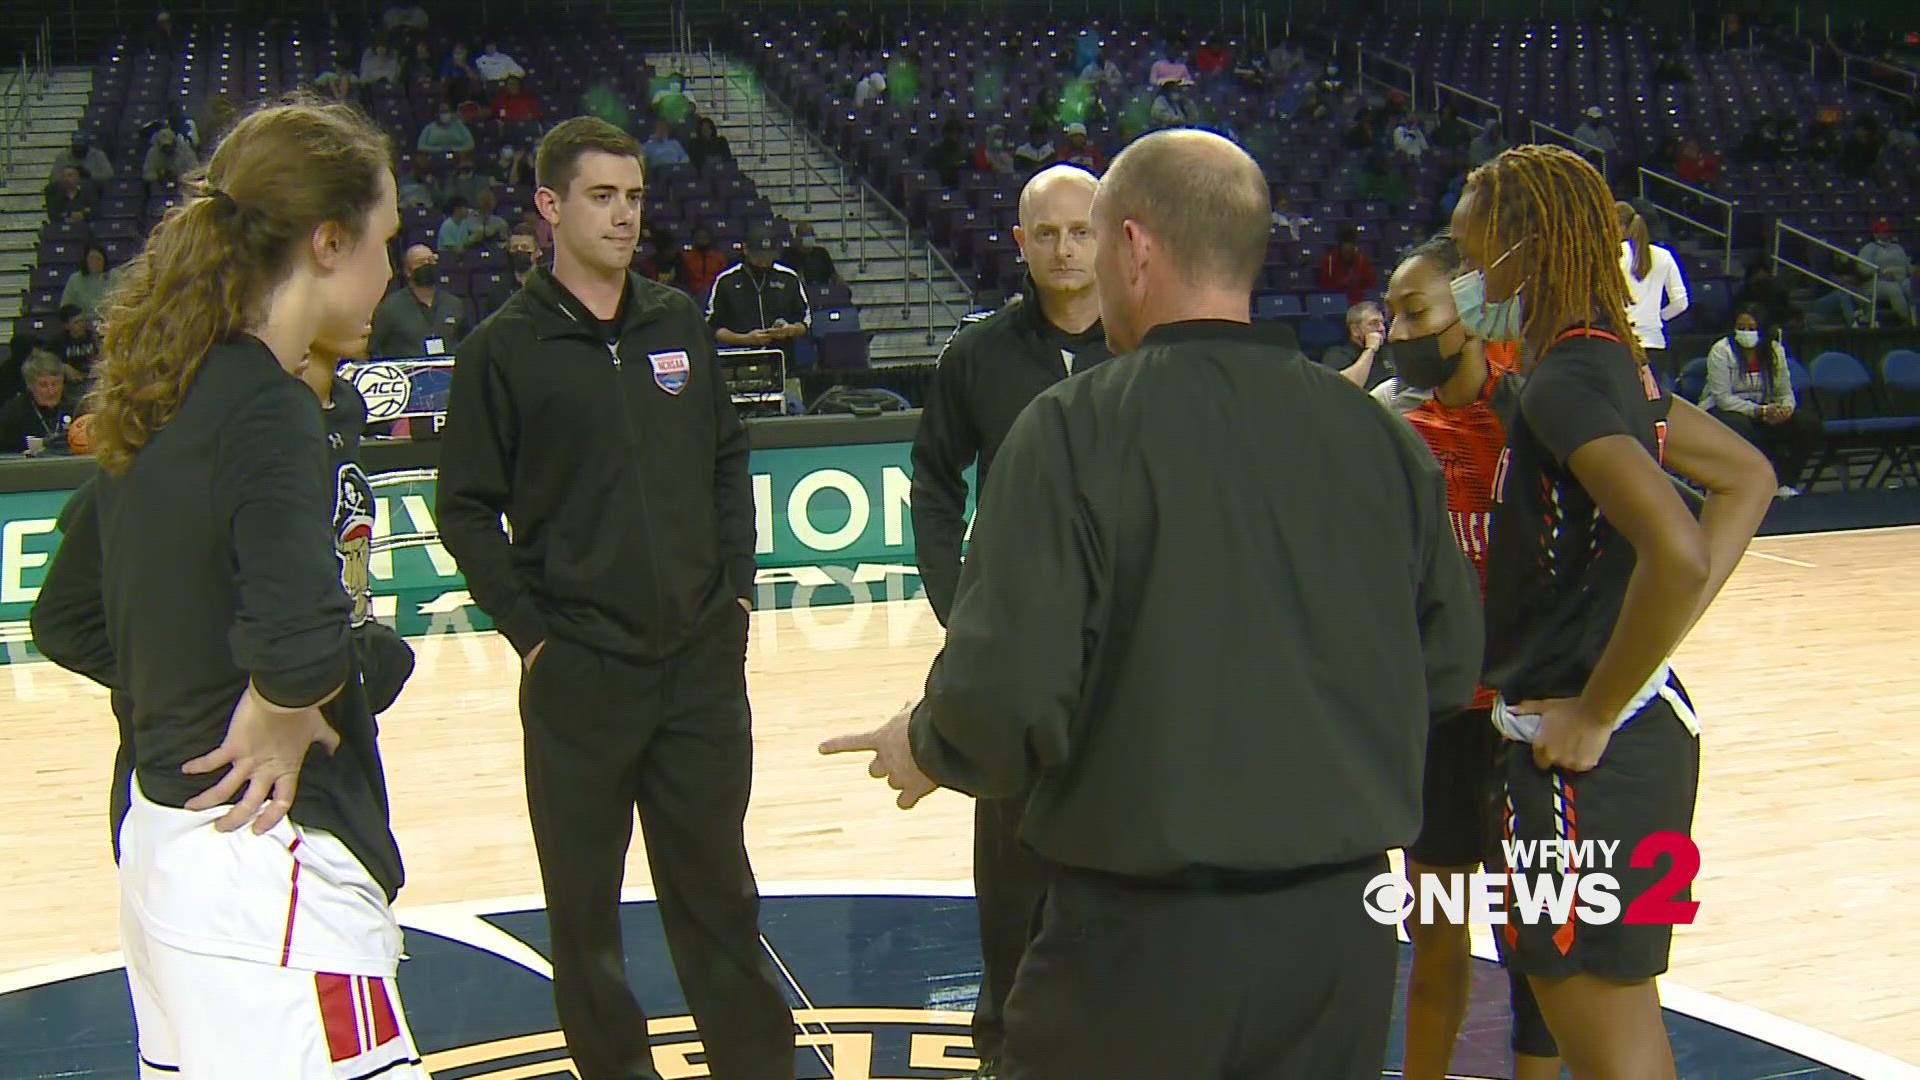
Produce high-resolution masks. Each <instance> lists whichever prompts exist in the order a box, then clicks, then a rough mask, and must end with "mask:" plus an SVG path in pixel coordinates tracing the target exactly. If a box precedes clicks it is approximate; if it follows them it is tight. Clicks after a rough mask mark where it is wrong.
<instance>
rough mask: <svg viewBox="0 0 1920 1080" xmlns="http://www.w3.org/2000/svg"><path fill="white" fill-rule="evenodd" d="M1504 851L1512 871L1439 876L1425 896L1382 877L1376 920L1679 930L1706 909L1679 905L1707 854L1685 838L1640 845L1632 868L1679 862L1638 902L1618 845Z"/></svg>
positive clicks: (1506, 843)
mask: <svg viewBox="0 0 1920 1080" xmlns="http://www.w3.org/2000/svg"><path fill="white" fill-rule="evenodd" d="M1500 847H1501V850H1502V852H1503V853H1504V854H1505V856H1506V865H1507V867H1509V870H1508V871H1506V872H1499V871H1476V872H1474V873H1471V874H1439V875H1433V876H1430V877H1427V878H1426V879H1425V882H1426V887H1425V888H1423V889H1420V890H1418V891H1417V892H1416V890H1415V889H1414V887H1413V885H1412V884H1411V883H1410V882H1408V880H1407V879H1406V877H1405V875H1402V874H1396V873H1393V872H1392V871H1388V872H1387V873H1384V874H1378V875H1375V876H1374V877H1373V878H1372V879H1371V880H1370V881H1368V882H1367V886H1366V891H1365V892H1364V893H1363V894H1362V896H1361V900H1362V902H1363V904H1364V905H1365V907H1366V911H1367V915H1368V917H1369V918H1371V919H1373V921H1375V922H1377V923H1382V924H1385V925H1388V926H1393V925H1398V924H1400V923H1403V922H1406V921H1407V920H1408V919H1416V920H1417V921H1418V922H1419V923H1421V924H1424V925H1431V924H1434V923H1439V922H1447V923H1452V924H1456V925H1458V924H1461V923H1465V924H1468V925H1472V924H1475V923H1478V924H1481V925H1488V926H1505V925H1507V924H1508V922H1509V920H1510V919H1511V920H1513V921H1515V922H1519V923H1524V924H1527V925H1546V926H1566V925H1568V924H1569V923H1571V922H1574V921H1578V922H1582V923H1586V924H1588V925H1593V926H1600V925H1605V924H1608V923H1615V922H1625V923H1628V924H1643V925H1667V926H1672V925H1685V924H1690V923H1692V922H1693V917H1694V915H1695V914H1696V913H1698V912H1699V910H1700V904H1699V901H1696V900H1679V899H1675V898H1676V897H1678V896H1680V895H1681V894H1682V893H1684V892H1685V891H1686V888H1687V886H1689V885H1691V884H1692V883H1693V879H1694V876H1695V875H1696V874H1698V873H1699V872H1700V848H1699V847H1698V846H1696V845H1695V844H1694V842H1693V838H1692V837H1690V836H1688V835H1687V834H1685V833H1679V832H1658V833H1651V834H1649V835H1648V836H1647V837H1646V838H1644V839H1642V840H1641V841H1640V842H1639V843H1638V844H1636V845H1634V848H1633V851H1632V852H1631V853H1630V855H1629V856H1628V862H1627V865H1628V866H1629V867H1632V868H1633V869H1636V870H1651V869H1653V868H1655V867H1657V866H1659V864H1660V862H1661V861H1662V860H1663V859H1667V860H1671V861H1670V864H1669V865H1668V867H1667V871H1666V873H1665V874H1664V875H1662V876H1661V877H1660V879H1659V880H1657V881H1654V882H1653V883H1651V884H1650V885H1648V886H1646V887H1645V888H1644V889H1642V890H1641V891H1640V893H1639V895H1637V896H1631V897H1622V896H1621V887H1620V878H1619V877H1618V876H1617V875H1616V874H1615V873H1614V872H1613V871H1614V869H1615V865H1616V864H1615V862H1614V860H1615V858H1616V857H1617V856H1618V855H1619V854H1620V841H1618V840H1511V839H1509V840H1502V841H1501V842H1500ZM1644 876H1645V875H1635V878H1636V879H1640V878H1644ZM1510 913H1512V914H1510Z"/></svg>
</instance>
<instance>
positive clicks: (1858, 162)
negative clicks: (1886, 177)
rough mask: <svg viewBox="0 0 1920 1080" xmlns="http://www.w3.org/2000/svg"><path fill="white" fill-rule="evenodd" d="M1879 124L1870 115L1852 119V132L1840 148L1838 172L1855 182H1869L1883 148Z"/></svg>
mask: <svg viewBox="0 0 1920 1080" xmlns="http://www.w3.org/2000/svg"><path fill="white" fill-rule="evenodd" d="M1885 145H1886V143H1885V140H1884V139H1883V138H1882V137H1881V135H1880V123H1879V121H1878V120H1876V119H1874V115H1873V114H1872V113H1868V112H1863V113H1861V114H1860V115H1859V116H1856V117H1854V119H1853V130H1852V131H1850V132H1848V133H1847V141H1846V142H1845V143H1844V144H1843V145H1842V146H1841V147H1840V171H1841V172H1842V173H1844V174H1845V175H1847V176H1849V177H1851V178H1853V179H1855V180H1870V179H1872V178H1873V174H1874V170H1876V169H1878V168H1879V167H1880V150H1881V148H1882V147H1883V146H1885Z"/></svg>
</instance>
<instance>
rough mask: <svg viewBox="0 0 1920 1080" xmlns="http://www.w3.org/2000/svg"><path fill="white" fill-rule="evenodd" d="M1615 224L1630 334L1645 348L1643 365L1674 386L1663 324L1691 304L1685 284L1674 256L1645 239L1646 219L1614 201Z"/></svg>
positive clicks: (1673, 368) (1673, 366) (1674, 369)
mask: <svg viewBox="0 0 1920 1080" xmlns="http://www.w3.org/2000/svg"><path fill="white" fill-rule="evenodd" d="M1613 210H1614V214H1615V215H1616V216H1617V217H1618V218H1619V221H1620V233H1621V235H1622V236H1624V237H1625V239H1624V240H1621V241H1620V271H1621V273H1624V274H1625V275H1627V314H1628V315H1629V316H1631V317H1632V318H1633V333H1634V336H1635V337H1637V338H1639V339H1640V347H1641V348H1642V349H1645V350H1646V353H1647V364H1648V365H1649V366H1651V367H1652V368H1653V370H1654V371H1656V372H1658V373H1659V374H1660V376H1661V377H1662V378H1664V379H1665V380H1666V381H1667V385H1669V386H1671V385H1673V382H1674V380H1675V379H1676V378H1678V377H1679V374H1680V372H1679V368H1678V366H1677V365H1676V364H1675V363H1674V362H1673V361H1672V360H1671V358H1670V357H1669V355H1668V353H1667V329H1666V327H1667V324H1668V323H1670V322H1672V321H1673V320H1675V319H1677V318H1679V317H1680V315H1681V313H1682V312H1685V311H1686V310H1687V305H1688V304H1689V303H1690V301H1689V299H1688V297H1687V282H1686V279H1685V278H1684V277H1683V276H1681V273H1680V263H1679V262H1678V261H1677V260H1676V259H1674V257H1673V252H1671V251H1668V250H1667V249H1666V248H1663V247H1661V246H1660V245H1658V244H1656V243H1654V242H1653V241H1652V239H1651V238H1649V237H1648V235H1647V221H1646V219H1645V218H1643V217H1641V216H1640V212H1639V211H1638V210H1635V209H1634V208H1633V206H1632V204H1631V203H1625V202H1616V203H1614V204H1613Z"/></svg>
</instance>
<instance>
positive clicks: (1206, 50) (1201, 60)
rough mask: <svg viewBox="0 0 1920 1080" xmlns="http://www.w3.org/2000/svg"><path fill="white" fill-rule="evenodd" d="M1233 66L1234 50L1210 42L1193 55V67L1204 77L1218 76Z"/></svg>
mask: <svg viewBox="0 0 1920 1080" xmlns="http://www.w3.org/2000/svg"><path fill="white" fill-rule="evenodd" d="M1232 66H1233V50H1232V49H1229V48H1227V47H1226V46H1225V45H1221V44H1219V43H1218V42H1213V41H1209V42H1207V43H1206V44H1205V45H1202V46H1200V51H1199V52H1196V53H1194V54H1193V67H1194V70H1196V71H1198V72H1199V73H1200V74H1202V75H1218V74H1220V73H1221V72H1223V71H1225V70H1227V69H1228V68H1230V67H1232Z"/></svg>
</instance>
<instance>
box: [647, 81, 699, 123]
mask: <svg viewBox="0 0 1920 1080" xmlns="http://www.w3.org/2000/svg"><path fill="white" fill-rule="evenodd" d="M698 112H699V109H698V108H696V107H695V105H694V101H693V98H692V97H690V96H688V94H687V73H686V72H684V71H676V72H674V73H672V74H671V75H668V76H667V77H666V78H664V79H656V80H654V89H653V115H654V116H656V117H661V118H664V119H666V120H668V121H671V122H672V123H675V124H685V123H686V122H687V121H689V120H691V119H692V118H693V117H694V115H695V114H696V113H698Z"/></svg>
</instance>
